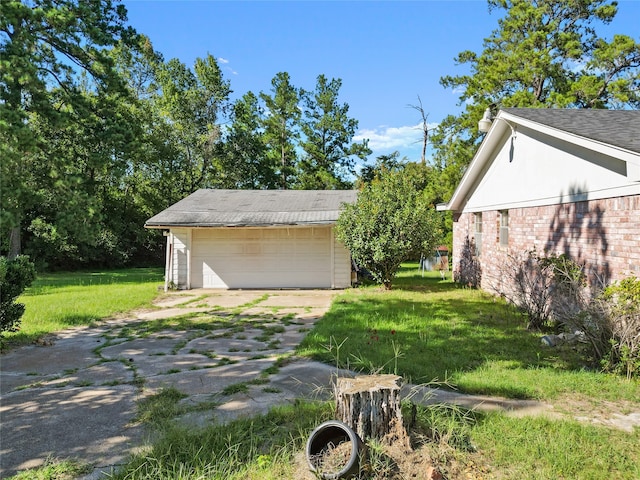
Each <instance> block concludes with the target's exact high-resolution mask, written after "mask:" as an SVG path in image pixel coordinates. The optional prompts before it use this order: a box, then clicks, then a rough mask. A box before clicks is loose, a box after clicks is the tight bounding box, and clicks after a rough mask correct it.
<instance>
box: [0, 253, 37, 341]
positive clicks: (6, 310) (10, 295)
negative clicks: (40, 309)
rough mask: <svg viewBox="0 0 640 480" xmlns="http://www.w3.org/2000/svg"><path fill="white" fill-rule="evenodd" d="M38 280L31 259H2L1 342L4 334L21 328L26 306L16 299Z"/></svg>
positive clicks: (0, 289) (0, 296)
mask: <svg viewBox="0 0 640 480" xmlns="http://www.w3.org/2000/svg"><path fill="white" fill-rule="evenodd" d="M35 278H36V269H35V267H34V265H33V263H31V262H30V261H29V257H26V256H23V255H21V256H18V257H16V258H15V259H12V260H9V259H7V258H6V257H0V341H2V336H3V334H4V332H15V331H16V330H18V329H19V328H20V319H21V318H22V315H23V314H24V305H23V304H22V303H17V302H16V299H17V298H18V297H19V296H20V294H21V293H22V292H23V291H24V289H25V288H27V287H28V286H29V285H31V283H32V282H33V280H35Z"/></svg>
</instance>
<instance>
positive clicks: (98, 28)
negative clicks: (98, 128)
mask: <svg viewBox="0 0 640 480" xmlns="http://www.w3.org/2000/svg"><path fill="white" fill-rule="evenodd" d="M0 19H1V20H0V62H1V65H2V68H1V69H0V72H2V73H1V75H2V77H1V81H0V118H1V119H2V121H0V140H1V141H0V145H1V147H0V156H1V157H2V158H3V161H2V171H1V172H0V179H1V181H2V184H1V185H0V194H1V195H2V202H1V204H2V212H1V217H0V220H1V222H0V223H1V224H2V236H1V237H2V242H3V245H2V250H3V252H4V251H6V252H8V253H9V256H11V257H13V256H16V255H17V254H19V253H20V251H21V238H20V236H21V234H22V233H23V222H24V221H25V220H26V218H25V217H26V216H27V214H28V211H29V208H31V207H35V206H37V205H38V203H39V197H40V195H38V194H37V193H36V192H37V190H38V189H39V185H40V183H39V181H38V180H39V178H38V177H35V178H34V175H33V174H34V173H35V174H36V175H38V174H39V173H44V175H42V176H40V178H42V177H46V175H47V174H49V176H50V177H51V178H52V179H54V183H55V185H56V186H57V187H58V188H57V189H58V190H59V191H62V190H65V189H66V191H68V192H73V191H74V186H75V181H76V180H77V177H75V176H71V178H68V177H67V176H66V175H63V174H62V173H63V171H64V168H62V169H57V168H56V167H57V165H56V163H57V162H51V163H52V166H53V167H54V168H53V172H51V170H52V169H51V168H50V165H49V162H50V160H51V159H54V158H56V156H55V155H54V154H53V152H51V151H50V150H49V149H48V143H47V142H46V141H45V140H44V139H43V138H42V135H41V134H40V131H39V129H38V128H34V125H33V123H34V121H36V119H37V120H38V121H39V122H40V123H41V124H46V125H50V126H51V127H52V128H54V129H55V130H57V131H64V129H65V128H66V127H68V126H70V125H73V124H76V122H77V120H76V116H79V117H81V118H85V117H86V116H87V115H91V114H92V111H95V106H94V105H91V104H90V103H87V95H86V94H85V92H86V89H83V88H81V87H82V83H83V82H89V81H90V82H92V85H91V88H92V90H93V92H95V93H96V94H97V95H99V96H100V99H103V98H107V97H109V96H110V95H120V94H122V93H123V90H122V83H121V82H120V79H119V76H118V74H117V72H116V71H115V70H114V68H113V64H112V62H111V60H110V58H109V56H108V54H107V53H106V49H107V47H109V46H113V45H115V44H116V43H117V42H118V41H123V42H131V41H132V39H133V38H134V37H135V32H133V30H132V29H130V28H128V27H126V26H125V20H126V11H125V9H124V7H123V6H121V5H114V3H113V2H111V1H100V2H75V1H70V0H62V1H59V2H49V1H45V0H33V1H30V2H22V1H16V0H9V1H6V2H2V4H1V7H0ZM80 72H83V75H84V77H82V76H81V75H80ZM87 146H88V145H87ZM49 172H50V173H49ZM34 190H35V191H34ZM82 193H84V192H82ZM72 202H78V203H81V202H84V198H82V194H81V198H80V199H72ZM89 210H90V208H89Z"/></svg>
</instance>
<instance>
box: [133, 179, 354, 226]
mask: <svg viewBox="0 0 640 480" xmlns="http://www.w3.org/2000/svg"><path fill="white" fill-rule="evenodd" d="M356 197H357V191H356V190H208V189H202V190H198V191H196V192H194V193H192V194H191V195H189V196H188V197H187V198H185V199H183V200H180V201H179V202H177V203H175V204H174V205H172V206H170V207H169V208H167V209H166V210H164V211H162V212H160V213H159V214H157V215H155V216H154V217H152V218H150V219H149V220H147V223H146V224H145V226H146V227H152V228H153V227H155V228H159V227H241V226H275V225H322V224H331V223H335V221H336V220H337V219H338V216H339V215H340V210H341V208H342V206H343V204H345V203H354V202H355V201H356Z"/></svg>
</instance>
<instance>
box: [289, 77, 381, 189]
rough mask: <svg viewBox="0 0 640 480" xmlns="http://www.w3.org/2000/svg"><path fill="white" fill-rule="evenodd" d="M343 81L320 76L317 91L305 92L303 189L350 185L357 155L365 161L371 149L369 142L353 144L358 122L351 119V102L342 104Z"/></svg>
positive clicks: (301, 163)
mask: <svg viewBox="0 0 640 480" xmlns="http://www.w3.org/2000/svg"><path fill="white" fill-rule="evenodd" d="M341 86H342V81H341V80H339V79H331V80H330V81H328V80H327V78H326V77H325V76H324V75H319V76H318V79H317V83H316V89H315V91H313V92H306V91H304V90H303V91H302V92H301V96H302V100H303V104H304V118H303V121H302V133H303V134H304V137H305V140H304V141H302V142H301V147H302V149H303V151H304V153H303V155H302V159H301V161H300V165H299V168H300V175H299V180H298V186H299V188H301V189H303V190H324V189H341V188H349V187H350V185H351V182H350V181H349V180H348V177H349V176H350V175H353V174H355V170H354V163H355V161H354V157H355V158H359V159H360V160H364V159H365V158H366V156H367V155H369V154H370V153H371V150H370V149H369V147H368V146H367V141H366V140H365V141H363V142H362V143H352V139H353V137H354V135H355V133H356V130H357V128H358V121H357V120H355V119H353V118H349V117H348V116H347V115H348V113H349V105H347V104H346V103H345V104H342V105H341V104H339V103H338V94H339V91H340V87H341Z"/></svg>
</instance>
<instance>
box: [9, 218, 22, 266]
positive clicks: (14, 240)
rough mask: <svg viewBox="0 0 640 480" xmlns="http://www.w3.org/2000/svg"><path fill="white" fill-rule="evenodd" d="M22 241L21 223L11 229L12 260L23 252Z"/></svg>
mask: <svg viewBox="0 0 640 480" xmlns="http://www.w3.org/2000/svg"><path fill="white" fill-rule="evenodd" d="M21 243H22V242H21V241H20V225H18V226H17V227H13V228H12V229H11V230H10V231H9V259H10V260H12V259H14V258H16V257H17V256H18V255H20V254H21V253H22V245H21Z"/></svg>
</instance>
